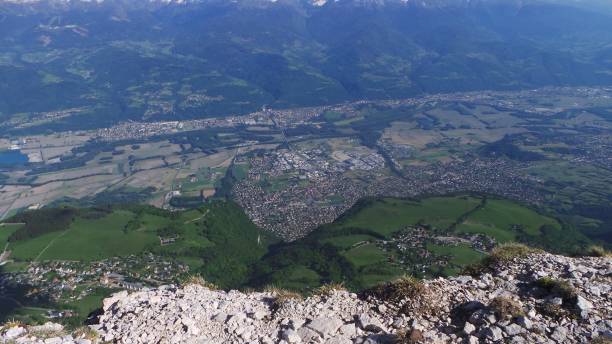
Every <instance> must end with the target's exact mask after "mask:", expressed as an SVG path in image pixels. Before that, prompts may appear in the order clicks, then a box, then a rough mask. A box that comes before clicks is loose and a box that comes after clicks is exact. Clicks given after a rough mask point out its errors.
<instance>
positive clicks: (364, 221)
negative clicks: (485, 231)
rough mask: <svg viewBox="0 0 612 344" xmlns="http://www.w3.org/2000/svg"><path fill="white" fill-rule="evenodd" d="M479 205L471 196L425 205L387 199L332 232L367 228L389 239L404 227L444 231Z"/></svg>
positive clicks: (430, 200)
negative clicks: (418, 225)
mask: <svg viewBox="0 0 612 344" xmlns="http://www.w3.org/2000/svg"><path fill="white" fill-rule="evenodd" d="M479 202H480V199H478V198H474V197H468V196H459V197H433V198H427V199H424V200H421V201H411V200H402V199H393V198H384V199H380V200H375V201H372V202H371V203H370V204H367V205H366V206H365V207H363V208H358V211H357V212H355V213H349V215H348V216H347V217H345V218H343V219H341V220H340V221H339V223H337V224H334V225H332V226H331V228H332V229H342V228H367V229H370V230H373V231H375V232H377V233H379V234H382V235H385V236H388V235H390V234H392V233H393V232H396V231H398V230H399V229H401V228H402V227H405V226H407V225H415V224H417V223H419V222H421V223H426V224H429V225H431V226H433V227H435V228H436V229H442V230H444V229H446V228H448V227H449V226H450V225H452V224H453V223H454V222H455V221H456V220H457V218H458V217H460V216H461V215H463V214H464V213H466V212H468V211H470V210H471V209H473V208H474V207H476V206H477V205H478V204H479Z"/></svg>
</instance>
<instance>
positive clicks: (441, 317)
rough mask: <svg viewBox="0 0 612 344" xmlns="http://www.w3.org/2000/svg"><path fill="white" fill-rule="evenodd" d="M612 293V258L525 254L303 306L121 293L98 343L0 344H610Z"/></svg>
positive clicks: (15, 334) (230, 295)
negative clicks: (462, 272) (463, 272)
mask: <svg viewBox="0 0 612 344" xmlns="http://www.w3.org/2000/svg"><path fill="white" fill-rule="evenodd" d="M611 289H612V258H610V257H588V258H570V257H564V256H557V255H552V254H546V253H530V254H526V255H523V256H520V257H512V258H507V259H499V260H497V261H496V262H494V264H493V263H492V262H489V263H488V264H485V265H483V266H481V267H480V269H479V271H478V273H477V274H476V273H475V274H474V276H459V277H453V278H437V279H433V280H426V281H417V280H414V279H412V278H401V279H399V280H397V281H395V282H392V283H388V284H385V285H381V286H378V287H375V288H372V289H370V290H367V291H364V292H362V293H360V294H355V293H351V292H349V291H345V290H342V288H340V287H333V286H329V287H324V288H320V289H319V290H318V291H317V293H315V294H314V295H313V296H310V297H308V298H305V299H302V298H301V297H299V295H297V294H293V293H290V292H286V291H283V290H274V289H272V290H268V291H266V292H250V293H243V292H238V291H229V292H226V291H221V290H212V289H209V288H207V287H205V286H202V285H198V284H191V285H187V286H184V287H174V286H165V287H161V288H158V289H154V290H146V291H138V292H133V293H128V292H125V291H124V292H120V293H117V294H115V295H113V296H112V297H110V298H107V299H106V300H104V306H103V313H102V315H101V316H100V318H99V324H97V325H93V326H91V328H92V330H93V331H95V333H96V335H93V336H90V337H86V336H85V335H83V334H81V335H78V334H72V335H71V334H66V335H63V336H55V337H49V336H47V337H46V338H45V337H42V336H40V334H39V332H40V331H38V332H36V331H34V330H32V328H25V327H14V326H13V327H11V328H8V327H7V326H5V328H4V329H3V330H2V332H1V333H2V337H0V338H2V339H1V340H0V342H1V341H2V340H3V341H4V342H8V341H14V342H15V343H38V342H40V343H55V342H56V343H71V342H74V343H85V344H86V343H91V342H116V343H211V344H213V343H215V344H216V343H262V344H264V343H282V344H286V343H327V344H344V343H346V344H350V343H359V344H365V343H368V344H374V343H421V342H422V343H449V342H450V343H592V342H599V343H610V341H609V340H610V339H612V317H611V313H612V298H611V297H610V292H611ZM43 326H54V325H53V324H46V325H43ZM56 329H57V328H56ZM39 330H40V329H39Z"/></svg>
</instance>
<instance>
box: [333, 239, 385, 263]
mask: <svg viewBox="0 0 612 344" xmlns="http://www.w3.org/2000/svg"><path fill="white" fill-rule="evenodd" d="M344 256H345V257H346V258H347V259H348V260H349V261H350V262H351V263H353V265H355V267H357V268H361V267H364V266H367V265H373V264H379V263H383V262H385V261H386V260H387V255H386V254H385V252H383V251H382V250H381V249H380V248H378V247H376V246H375V245H373V244H366V245H361V246H358V247H355V248H352V249H350V250H348V251H346V252H344Z"/></svg>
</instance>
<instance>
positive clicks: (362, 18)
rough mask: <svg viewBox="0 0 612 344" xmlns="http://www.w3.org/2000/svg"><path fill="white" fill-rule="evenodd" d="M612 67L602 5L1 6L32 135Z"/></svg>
mask: <svg viewBox="0 0 612 344" xmlns="http://www.w3.org/2000/svg"><path fill="white" fill-rule="evenodd" d="M611 71H612V5H610V4H608V2H607V1H600V0H589V1H578V0H419V1H416V0H275V1H273V0H235V1H227V0H146V1H136V0H91V1H84V0H0V94H2V96H1V97H0V120H1V121H8V120H10V119H13V120H15V118H17V119H18V120H19V121H22V122H23V121H25V122H28V121H29V122H33V123H34V124H33V125H32V126H33V127H32V126H30V127H28V128H27V130H28V131H35V130H49V129H51V130H57V129H76V128H84V127H97V126H104V125H109V124H113V123H116V122H117V121H122V120H126V119H137V120H160V119H176V118H193V117H206V116H218V115H225V114H234V113H244V112H249V111H253V110H256V109H259V108H260V107H261V106H263V105H271V106H273V107H295V106H308V105H320V104H328V103H338V102H343V101H347V100H355V99H364V98H370V99H374V98H398V97H406V96H413V95H417V94H422V93H436V92H454V91H466V90H481V89H498V90H501V89H521V88H522V89H524V88H535V87H541V86H548V85H585V86H593V85H612V72H611ZM24 95H25V96H24ZM66 110H70V112H69V113H70V116H67V115H65V112H61V111H66ZM58 111H60V115H58ZM61 114H64V115H61ZM74 116H82V117H81V118H83V119H86V120H82V121H75V120H74V119H73V117H74ZM39 118H43V119H44V120H42V121H36V120H35V119H39ZM49 119H52V120H49ZM2 130H4V131H6V130H22V129H19V128H17V129H15V128H14V126H8V127H7V126H5V127H4V129H2Z"/></svg>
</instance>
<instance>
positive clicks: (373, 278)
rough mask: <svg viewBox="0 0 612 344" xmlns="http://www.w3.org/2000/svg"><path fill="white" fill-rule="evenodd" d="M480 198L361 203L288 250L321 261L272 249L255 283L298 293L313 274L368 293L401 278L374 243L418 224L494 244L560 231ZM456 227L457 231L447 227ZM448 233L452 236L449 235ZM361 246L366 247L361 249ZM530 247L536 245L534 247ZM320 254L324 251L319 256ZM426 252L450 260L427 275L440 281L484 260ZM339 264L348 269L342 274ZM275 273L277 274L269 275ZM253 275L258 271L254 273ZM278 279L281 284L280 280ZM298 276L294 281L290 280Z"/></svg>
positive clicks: (390, 255)
mask: <svg viewBox="0 0 612 344" xmlns="http://www.w3.org/2000/svg"><path fill="white" fill-rule="evenodd" d="M481 202H482V198H480V197H478V196H449V197H432V198H426V199H423V200H420V201H413V200H402V199H393V198H384V199H378V200H367V201H362V202H360V203H359V204H357V205H356V206H355V207H353V208H352V209H351V210H349V211H348V212H347V213H346V214H345V215H344V216H342V217H341V218H340V219H338V220H337V221H336V222H334V223H332V224H330V225H326V226H323V227H321V228H320V229H319V230H317V231H315V232H314V233H313V234H311V235H310V236H309V237H307V238H306V239H304V240H301V241H298V242H296V243H294V244H292V245H293V247H292V250H294V251H303V252H308V254H309V255H312V254H313V252H317V251H324V252H326V253H325V254H328V253H329V252H332V255H331V256H329V255H327V256H324V255H323V254H322V255H320V256H319V255H316V254H315V255H314V257H313V256H308V257H303V256H306V254H302V255H300V254H295V255H290V254H288V253H287V250H289V249H288V248H286V247H284V248H282V249H275V248H273V249H272V252H271V253H269V254H268V255H267V256H266V257H265V258H264V260H263V262H262V263H260V264H259V265H260V266H259V268H260V270H259V272H261V271H266V274H267V275H266V276H268V277H269V278H268V279H264V280H263V281H262V280H261V279H260V280H258V281H257V282H259V283H260V284H266V281H267V282H270V281H272V282H273V283H274V284H279V283H280V284H281V286H287V287H292V288H296V287H297V286H300V285H301V288H298V289H303V288H305V287H308V286H312V284H313V275H312V271H314V272H315V273H316V274H317V275H318V278H319V284H320V283H326V282H330V281H344V282H345V283H346V284H347V285H348V286H352V287H354V288H363V287H368V286H371V285H373V284H376V283H378V282H381V281H385V280H389V279H392V278H395V277H397V276H398V275H401V274H403V272H402V270H401V269H400V268H399V267H397V266H396V265H395V264H393V263H392V261H393V259H394V258H397V257H395V254H396V253H395V252H393V251H390V252H385V251H384V250H383V249H381V248H379V247H377V246H376V245H374V244H368V243H367V242H368V241H370V242H373V241H376V240H380V239H388V238H390V237H391V235H392V234H393V233H394V232H396V231H398V230H400V229H402V228H404V227H406V226H410V225H415V224H417V223H422V224H426V225H429V226H430V228H431V230H434V231H435V232H436V233H439V234H444V235H458V234H461V233H482V234H486V235H490V236H492V237H494V238H495V239H496V240H497V241H499V242H505V241H512V240H522V239H525V238H527V239H533V238H536V239H538V238H539V239H541V238H543V236H545V235H546V233H541V232H540V227H541V226H543V225H548V226H549V227H550V228H552V229H553V230H554V231H557V232H560V231H561V225H560V224H559V222H558V221H557V220H555V219H553V218H551V217H548V216H545V215H542V214H539V213H538V212H536V211H534V210H532V209H529V208H527V207H525V206H523V205H520V204H517V203H514V202H511V201H506V200H499V199H488V200H487V201H486V202H484V203H483V204H484V206H482V207H479V205H481ZM456 223H458V225H457V226H456V227H455V226H452V225H454V224H456ZM512 225H520V227H521V229H520V230H517V229H512ZM449 230H450V231H451V232H450V233H449ZM363 242H366V243H365V244H364V243H363ZM534 243H538V244H539V242H537V241H534ZM323 248H326V249H325V250H323ZM427 249H428V251H430V252H431V253H433V254H434V256H440V257H442V256H444V257H450V261H449V264H448V265H447V266H443V267H438V266H432V270H431V271H430V273H441V274H445V275H449V274H455V273H457V272H458V271H459V270H460V269H461V268H462V267H463V266H465V265H468V264H470V263H473V262H475V261H477V260H479V259H481V258H482V256H483V254H482V253H480V252H478V251H476V250H474V249H473V248H471V247H469V246H468V245H465V244H461V245H457V246H440V245H434V244H432V243H429V244H428V245H427ZM317 259H321V260H327V265H323V266H321V265H320V264H319V265H315V266H314V267H313V266H312V265H311V262H312V261H313V260H317ZM343 261H344V263H348V264H349V265H350V266H352V269H341V267H342V266H344V265H343V264H344V263H343ZM305 268H308V269H309V271H310V273H309V279H308V283H304V284H300V281H301V277H299V276H300V273H298V272H299V271H303V270H304V269H305ZM270 270H275V271H276V273H273V272H270ZM256 273H257V271H256ZM281 275H282V277H283V278H281ZM294 275H295V276H298V277H296V278H294V277H293V276H294Z"/></svg>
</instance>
